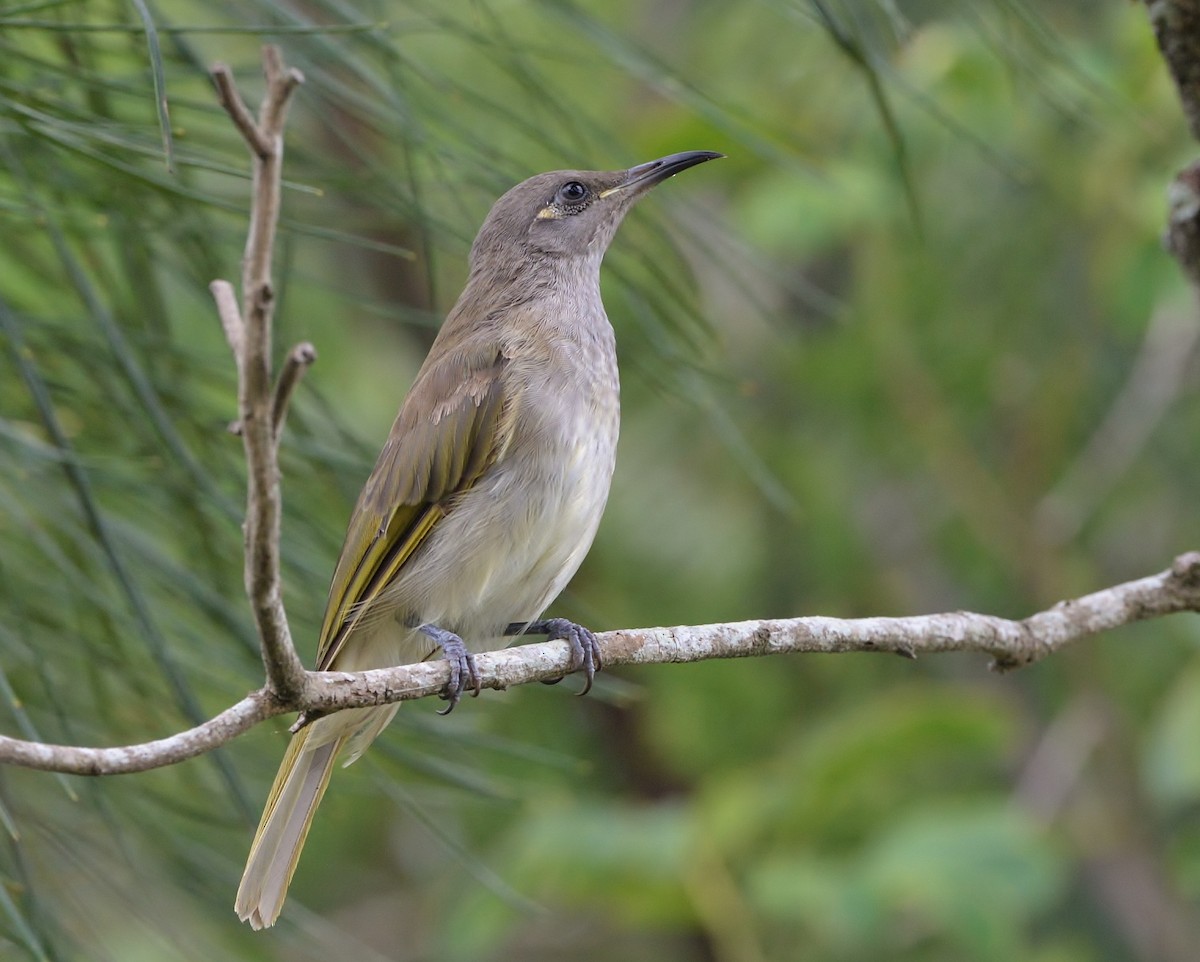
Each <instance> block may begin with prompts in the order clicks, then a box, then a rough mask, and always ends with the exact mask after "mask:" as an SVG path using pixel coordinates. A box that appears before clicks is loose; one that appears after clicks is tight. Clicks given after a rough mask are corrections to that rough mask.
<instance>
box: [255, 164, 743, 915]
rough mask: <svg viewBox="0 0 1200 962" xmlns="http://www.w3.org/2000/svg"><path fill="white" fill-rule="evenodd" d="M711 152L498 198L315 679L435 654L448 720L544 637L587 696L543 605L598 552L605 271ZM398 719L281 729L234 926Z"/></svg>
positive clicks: (268, 910)
mask: <svg viewBox="0 0 1200 962" xmlns="http://www.w3.org/2000/svg"><path fill="white" fill-rule="evenodd" d="M721 156H723V155H722V154H719V153H717V152H715V151H708V150H691V151H685V152H682V153H675V154H671V155H669V156H666V157H661V158H659V159H657V160H652V161H650V162H648V163H644V164H638V165H637V166H634V167H630V168H628V169H626V170H616V171H585V170H559V171H552V172H550V173H544V174H538V175H537V176H534V177H531V178H529V179H528V180H526V181H523V182H522V183H520V184H518V185H517V186H515V187H513V188H511V189H510V190H509V191H508V192H507V193H505V194H504V195H503V196H501V197H500V199H499V200H497V201H496V203H495V204H494V206H493V207H492V209H491V211H490V212H489V213H488V215H487V217H486V218H485V219H484V221H483V224H482V226H481V227H480V229H479V233H478V235H477V236H476V238H475V241H474V243H473V244H472V245H471V253H470V258H469V272H468V277H467V281H466V285H465V287H464V289H463V291H462V294H461V295H460V296H459V298H458V300H457V302H456V303H455V305H454V307H453V308H452V309H451V310H450V312H449V313H448V314H447V315H446V319H445V321H444V323H443V324H442V327H441V329H440V330H439V332H438V334H437V337H436V338H435V339H434V342H433V344H432V346H431V347H430V350H429V354H428V356H427V357H426V358H425V361H424V363H423V364H422V365H421V367H420V369H419V370H418V372H417V375H416V378H415V379H414V381H413V383H412V385H411V387H410V389H409V391H408V394H407V395H406V397H405V398H404V401H403V402H402V403H401V406H400V410H399V413H398V414H397V416H396V420H395V422H394V424H393V425H392V428H391V431H390V433H389V434H388V438H387V441H386V442H385V444H384V446H383V448H382V450H381V451H380V454H379V458H378V460H377V462H376V464H375V467H374V469H373V470H372V471H371V474H370V476H369V477H368V479H367V481H366V484H365V485H364V486H363V489H362V493H361V494H360V495H359V498H358V501H357V503H356V505H355V507H354V509H353V511H352V513H351V516H350V521H349V524H348V526H347V531H346V538H345V542H344V544H343V546H342V550H341V554H340V556H339V559H338V562H337V565H336V567H335V569H334V574H333V578H332V580H331V584H330V590H329V598H328V601H327V604H326V610H325V615H324V618H323V620H322V625H321V633H320V640H319V644H318V649H317V663H316V669H317V670H319V671H324V670H330V671H360V670H365V669H368V668H381V667H387V666H391V665H400V664H410V663H413V662H417V661H421V660H425V659H429V658H431V657H435V656H437V655H439V654H440V655H441V656H442V657H444V658H446V660H447V661H449V663H450V681H449V682H448V684H447V686H446V690H445V692H444V693H443V697H445V698H447V699H448V702H449V704H448V707H447V708H446V711H449V710H450V709H451V708H453V707H454V705H455V704H456V703H457V702H458V700H459V698H460V697H461V695H462V694H463V692H464V691H466V690H467V689H468V688H471V689H473V690H474V692H475V693H476V694H478V691H479V677H478V674H477V673H476V670H475V665H474V659H473V657H472V656H473V654H474V653H475V652H480V651H487V650H491V649H494V648H498V647H502V646H503V645H504V644H505V643H506V641H505V639H506V638H507V637H511V636H512V635H521V634H540V635H547V636H549V637H552V638H560V639H563V640H565V641H566V642H567V643H568V645H569V647H570V649H571V655H572V660H571V669H572V670H573V671H577V670H582V671H583V672H584V673H585V675H586V681H585V686H584V689H583V690H584V691H586V690H587V689H588V688H590V686H591V682H592V676H593V675H594V674H595V672H596V670H597V669H598V668H599V667H600V654H599V649H598V646H597V644H596V639H595V636H594V635H593V634H592V632H591V631H589V630H588V629H586V628H584V627H583V626H582V625H577V624H575V623H573V622H570V621H567V620H566V619H563V618H551V619H545V620H543V619H542V613H543V612H544V611H545V609H546V608H547V607H548V606H549V605H550V603H551V602H552V601H553V600H554V599H555V598H556V597H557V596H558V594H559V592H560V591H561V590H562V589H563V588H564V587H565V586H566V584H567V582H568V581H570V579H571V577H572V576H573V575H574V574H575V572H576V570H577V569H578V568H579V565H580V564H581V563H582V561H583V558H584V556H585V555H586V554H587V552H588V549H589V548H590V547H591V544H592V539H593V537H594V536H595V533H596V529H597V527H598V525H599V523H600V516H601V514H602V513H603V511H604V506H605V502H606V501H607V499H608V491H609V485H610V482H611V479H612V474H613V469H614V466H615V463H616V446H617V435H618V430H619V422H620V404H619V398H618V384H619V381H618V372H617V354H616V341H615V336H614V333H613V329H612V325H611V324H610V323H609V320H608V316H607V315H606V313H605V310H604V305H603V303H602V301H601V298H600V264H601V261H602V259H603V257H604V254H605V251H606V250H607V249H608V246H609V243H610V242H611V241H612V239H613V236H614V234H615V233H616V231H617V228H618V227H619V226H620V224H621V221H622V220H623V219H624V217H625V215H626V213H628V211H629V210H630V209H631V208H632V207H633V206H634V204H635V203H636V202H637V201H638V200H639V199H640V198H642V197H643V196H645V194H646V193H647V192H648V191H649V190H650V189H651V188H653V187H654V186H656V185H657V184H660V183H662V182H663V181H664V180H666V179H667V178H669V177H671V176H673V175H674V174H677V173H679V172H680V171H683V170H686V169H688V168H690V167H694V166H696V165H697V164H701V163H704V162H706V161H709V160H713V159H715V158H718V157H721ZM582 693H583V692H581V694H582ZM397 707H398V706H397V705H395V704H392V705H383V706H379V707H370V708H356V709H348V710H345V711H340V712H336V713H332V714H326V715H322V716H316V715H304V716H301V718H300V719H299V721H298V722H297V726H294V727H293V731H294V734H293V736H292V739H291V742H290V743H289V745H288V749H287V752H286V754H285V756H284V759H283V762H282V763H281V765H280V768H279V773H278V774H277V775H276V777H275V781H274V784H273V786H272V788H271V791H270V794H269V795H268V798H267V802H266V805H265V807H264V810H263V814H262V819H261V821H260V823H259V826H258V830H257V832H256V833H255V837H254V841H253V843H252V845H251V848H250V854H249V857H248V859H247V862H246V868H245V872H244V874H243V876H242V880H241V884H240V886H239V888H238V892H237V898H236V900H235V906H234V907H235V911H236V912H237V914H238V916H239V918H241V919H242V921H245V922H249V924H250V925H251V926H252V927H253V928H255V929H261V928H265V927H268V926H271V925H273V924H274V923H275V922H276V920H277V919H278V917H279V914H280V912H281V910H282V908H283V904H284V899H285V897H286V895H287V890H288V886H289V885H290V884H291V880H292V876H293V874H294V873H295V871H296V865H297V862H298V860H299V857H300V851H301V849H302V847H303V845H304V841H305V839H306V837H307V835H308V831H309V828H310V826H311V824H312V820H313V816H314V814H315V812H316V809H317V805H318V804H319V803H320V801H321V799H322V797H323V796H324V794H325V790H326V788H327V787H328V785H329V780H330V775H331V773H332V771H333V766H334V762H335V760H336V759H338V758H341V759H342V761H343V763H344V764H345V765H349V764H350V763H351V762H353V761H355V760H356V759H357V758H358V757H359V756H360V755H361V754H362V753H363V751H364V750H365V749H366V748H367V747H368V746H369V745H370V744H371V742H372V741H373V740H374V739H375V737H376V736H377V735H379V733H380V732H381V731H383V729H384V728H385V727H386V726H387V725H388V723H389V722H390V721H391V720H392V718H393V717H394V715H395V713H396V710H397Z"/></svg>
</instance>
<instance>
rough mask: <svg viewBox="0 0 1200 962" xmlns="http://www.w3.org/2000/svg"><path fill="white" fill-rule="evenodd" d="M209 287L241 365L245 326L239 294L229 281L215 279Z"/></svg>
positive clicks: (222, 325)
mask: <svg viewBox="0 0 1200 962" xmlns="http://www.w3.org/2000/svg"><path fill="white" fill-rule="evenodd" d="M208 289H209V290H210V291H211V292H212V296H213V300H214V301H215V302H216V305H217V316H218V317H220V319H221V329H222V330H223V331H224V332H225V340H226V341H227V342H228V343H229V350H231V351H232V352H233V359H234V361H236V362H237V363H238V364H239V365H240V364H241V363H242V341H243V340H244V338H245V327H244V326H243V324H242V312H241V310H240V309H239V308H238V302H237V294H236V292H235V291H234V289H233V285H232V284H230V283H229V281H213V282H212V283H211V284H209V285H208Z"/></svg>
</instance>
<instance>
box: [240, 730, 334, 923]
mask: <svg viewBox="0 0 1200 962" xmlns="http://www.w3.org/2000/svg"><path fill="white" fill-rule="evenodd" d="M320 726H321V722H319V721H318V722H316V723H314V724H312V725H309V726H308V727H307V728H303V729H301V730H300V731H299V732H297V733H296V734H295V735H294V736H292V740H291V743H290V744H289V745H288V750H287V754H286V755H284V757H283V763H282V764H281V765H280V766H279V774H278V775H276V776H275V784H274V785H272V786H271V794H270V795H269V796H268V798H267V804H266V807H265V808H264V809H263V814H262V820H261V821H260V822H259V823H258V831H257V832H256V833H255V835H254V843H253V844H252V845H251V846H250V857H249V858H248V859H247V860H246V871H245V872H243V873H242V884H241V885H240V886H238V893H237V901H236V902H235V903H234V909H235V911H236V912H237V914H238V917H239V918H240V919H241V920H242V921H243V922H249V923H250V925H251V927H253V928H255V929H262V928H266V927H267V926H270V925H274V924H275V920H276V919H277V918H279V911H280V909H282V908H283V900H284V898H285V896H286V895H287V890H288V885H289V884H290V883H291V881H292V875H293V873H295V871H296V862H297V861H298V860H299V858H300V849H302V848H303V847H304V840H305V838H307V837H308V829H309V826H310V825H312V820H313V815H314V814H316V811H317V806H318V805H319V804H320V802H321V797H322V796H323V795H324V794H325V789H326V788H327V787H328V786H329V776H330V774H331V773H332V772H333V760H334V758H335V757H336V755H337V753H338V749H339V748H341V747H342V744H343V743H344V742H345V741H346V738H347V736H346V735H342V736H341V737H338V738H333V739H329V738H321V737H320V736H319V735H318V737H316V738H314V737H312V736H313V732H314V730H315V729H318V728H319V727H320Z"/></svg>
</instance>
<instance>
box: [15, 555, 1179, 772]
mask: <svg viewBox="0 0 1200 962" xmlns="http://www.w3.org/2000/svg"><path fill="white" fill-rule="evenodd" d="M1181 611H1193V612H1200V552H1195V551H1193V552H1189V553H1188V554H1185V555H1181V556H1180V557H1178V558H1176V559H1175V563H1174V564H1173V565H1172V566H1171V567H1170V568H1168V569H1167V570H1166V571H1162V572H1159V573H1158V574H1156V575H1152V576H1150V577H1149V578H1141V579H1139V580H1137V581H1129V582H1126V583H1125V584H1120V585H1116V586H1114V587H1112V588H1106V589H1104V590H1103V591H1097V592H1095V593H1094V594H1090V595H1085V596H1084V597H1082V598H1074V599H1071V600H1069V601H1063V602H1060V603H1059V604H1057V605H1055V606H1054V607H1053V608H1051V609H1049V610H1047V611H1042V612H1038V613H1037V614H1035V615H1031V616H1030V617H1028V618H1025V619H1024V620H1022V621H1009V620H1007V619H1004V618H996V617H994V616H991V615H981V614H974V613H972V612H965V611H956V612H950V613H946V614H936V615H917V616H914V617H910V618H858V619H852V620H847V619H842V618H822V617H815V618H789V619H779V620H771V621H743V622H738V623H734V624H723V625H693V626H682V627H677V628H645V629H629V630H622V631H610V632H605V633H602V634H600V635H598V636H597V640H598V641H599V643H600V650H601V655H602V657H603V659H604V664H605V666H606V667H609V668H611V667H615V666H617V665H661V664H677V663H680V662H691V661H706V660H709V659H712V658H747V657H752V656H759V655H778V654H787V653H801V652H808V653H824V654H832V653H840V652H894V653H896V654H901V655H904V656H906V657H909V658H914V657H916V656H918V655H925V654H940V653H942V652H948V651H966V652H976V653H979V654H985V655H990V656H991V658H992V659H993V661H992V665H993V667H994V668H996V669H998V670H1007V669H1010V668H1017V667H1021V666H1024V665H1030V664H1032V663H1034V662H1036V661H1040V660H1041V659H1042V658H1045V657H1046V656H1047V655H1050V654H1052V653H1054V652H1056V651H1058V650H1060V649H1061V648H1064V647H1065V646H1067V645H1069V644H1071V643H1072V642H1075V641H1078V640H1079V639H1081V638H1086V637H1089V636H1091V635H1095V634H1098V633H1100V632H1102V631H1107V630H1109V629H1112V628H1117V627H1120V626H1121V625H1128V624H1133V623H1134V622H1137V621H1144V620H1146V619H1150V618H1159V617H1162V616H1164V615H1169V614H1174V613H1176V612H1181ZM475 665H476V668H477V669H478V671H479V675H480V677H481V679H482V681H483V687H484V688H493V689H500V690H503V689H505V688H510V687H513V686H515V685H524V684H528V683H529V682H534V681H549V680H552V679H556V678H561V677H562V675H563V674H564V673H566V672H567V671H569V670H570V668H571V652H570V648H569V647H568V646H567V643H566V642H565V641H548V642H542V643H540V644H536V645H521V646H519V647H516V648H507V649H504V650H503V651H493V652H487V653H485V654H481V655H477V656H476V657H475ZM449 670H450V669H449V666H448V665H447V664H446V662H444V661H426V662H421V663H420V664H416V665H405V666H401V667H397V668H377V669H373V670H371V671H361V672H340V671H314V672H308V673H307V674H306V676H305V680H306V683H305V684H304V685H303V686H302V691H301V693H300V694H299V695H298V696H297V697H296V698H295V700H292V701H285V700H283V699H281V698H279V697H278V696H276V695H275V694H273V693H272V692H271V691H270V690H269V689H268V688H263V689H261V690H259V691H256V692H254V693H252V694H250V695H248V696H247V697H246V698H244V699H242V700H241V701H240V702H238V703H237V704H236V705H234V706H233V707H231V708H229V709H226V710H225V711H224V712H222V713H221V714H220V715H218V716H217V717H216V718H214V719H212V720H211V721H209V722H205V723H204V724H203V725H200V726H198V727H196V728H193V729H190V730H188V731H185V732H181V733H179V734H178V735H172V736H170V737H169V738H162V739H159V740H157V741H153V742H147V743H145V744H142V745H128V746H123V747H120V748H77V747H72V746H61V745H44V744H39V743H37V742H26V741H21V740H19V739H15V738H3V737H0V763H5V764H10V765H19V766H22V767H25V768H37V769H42V770H44V771H55V772H68V773H72V774H77V775H115V774H121V773H126V772H141V771H146V770H147V769H150V768H157V767H160V766H163V765H172V764H175V763H176V762H180V761H183V760H184V759H187V758H191V757H193V756H195V755H199V754H201V753H202V752H205V751H208V750H210V749H212V748H216V747H217V746H218V745H223V744H225V743H226V742H228V741H230V740H232V739H233V738H235V737H237V736H238V735H240V734H241V733H242V732H244V731H246V730H247V729H249V728H250V727H252V726H253V725H255V724H257V723H258V722H260V721H263V720H264V719H267V718H271V717H273V716H275V715H280V714H283V713H284V712H287V711H301V712H304V711H308V712H330V711H338V710H341V709H346V708H362V707H366V706H371V705H383V704H390V703H393V702H400V701H411V700H414V699H417V698H426V697H428V696H430V695H437V694H440V693H441V692H442V690H443V689H444V688H445V687H446V681H447V679H448V677H449Z"/></svg>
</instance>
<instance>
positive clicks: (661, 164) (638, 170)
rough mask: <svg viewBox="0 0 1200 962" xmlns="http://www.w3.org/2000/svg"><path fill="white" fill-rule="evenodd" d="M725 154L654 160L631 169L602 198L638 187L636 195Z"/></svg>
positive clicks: (688, 154)
mask: <svg viewBox="0 0 1200 962" xmlns="http://www.w3.org/2000/svg"><path fill="white" fill-rule="evenodd" d="M724 156H725V155H724V154H718V153H717V152H716V151H715V150H685V151H684V152H683V153H680V154H669V155H668V156H666V157H660V158H658V160H652V161H650V162H649V163H645V164H638V165H637V166H636V167H630V168H629V170H627V171H626V172H625V179H624V180H623V181H621V183H619V184H617V186H616V187H610V188H609V189H608V190H606V191H604V192H603V193H602V194H601V195H600V196H601V197H607V196H608V195H609V194H615V193H616V192H617V191H626V190H629V188H631V187H636V188H637V190H636V191H635V193H639V194H640V193H641V192H642V191H645V190H649V189H650V188H651V187H653V186H654V185H655V184H661V183H662V182H663V181H664V180H666V179H667V178H668V177H674V176H675V175H676V174H678V173H679V172H680V171H681V170H687V169H688V168H689V167H695V166H696V165H697V164H703V163H704V162H705V161H709V160H716V159H717V158H719V157H724Z"/></svg>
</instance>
